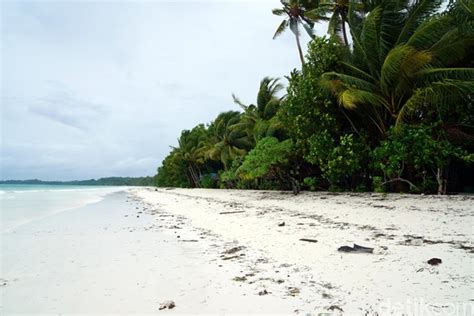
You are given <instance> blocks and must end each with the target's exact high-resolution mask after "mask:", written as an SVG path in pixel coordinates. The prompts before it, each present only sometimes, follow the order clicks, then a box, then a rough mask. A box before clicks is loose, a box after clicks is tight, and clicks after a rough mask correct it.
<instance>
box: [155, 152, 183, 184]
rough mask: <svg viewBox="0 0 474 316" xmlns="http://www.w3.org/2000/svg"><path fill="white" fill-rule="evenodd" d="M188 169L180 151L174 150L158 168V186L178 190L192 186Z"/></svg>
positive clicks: (156, 179) (156, 180)
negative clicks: (176, 188)
mask: <svg viewBox="0 0 474 316" xmlns="http://www.w3.org/2000/svg"><path fill="white" fill-rule="evenodd" d="M186 168H187V166H186V162H185V161H184V160H183V159H182V155H180V154H179V153H178V149H173V150H172V151H171V153H170V154H169V155H168V156H167V157H166V158H165V159H164V160H163V162H162V165H161V166H160V167H159V168H158V174H157V175H156V176H155V182H156V185H157V186H159V187H178V188H185V187H189V186H191V183H189V179H188V177H187V173H186Z"/></svg>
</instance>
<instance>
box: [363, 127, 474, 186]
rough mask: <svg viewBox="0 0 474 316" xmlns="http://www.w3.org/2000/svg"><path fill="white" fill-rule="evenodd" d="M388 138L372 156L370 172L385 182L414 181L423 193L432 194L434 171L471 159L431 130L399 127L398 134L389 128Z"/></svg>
mask: <svg viewBox="0 0 474 316" xmlns="http://www.w3.org/2000/svg"><path fill="white" fill-rule="evenodd" d="M387 135H388V136H387V139H386V140H385V141H383V142H382V143H381V144H380V146H378V147H377V148H375V149H374V150H373V152H372V157H373V168H374V169H375V170H376V171H381V172H382V174H383V175H384V178H385V179H387V180H391V179H399V178H402V179H406V178H411V179H414V180H416V182H417V184H418V185H419V186H420V188H421V189H423V190H427V191H431V190H432V188H433V183H434V182H433V178H434V177H436V172H437V170H438V169H440V170H443V169H444V168H446V167H447V166H448V165H449V163H450V162H451V161H452V160H454V159H457V160H461V161H464V162H468V163H469V162H472V161H473V158H474V155H473V154H469V153H468V152H467V151H465V150H463V149H462V148H460V147H457V146H454V145H452V144H451V143H450V142H448V141H447V140H446V139H444V138H443V136H444V133H443V132H442V131H439V130H438V131H437V130H436V129H435V128H434V127H432V126H402V127H401V128H399V129H398V130H395V129H394V128H392V129H391V130H389V132H388V134H387ZM412 174H416V175H417V177H414V176H413V175H412Z"/></svg>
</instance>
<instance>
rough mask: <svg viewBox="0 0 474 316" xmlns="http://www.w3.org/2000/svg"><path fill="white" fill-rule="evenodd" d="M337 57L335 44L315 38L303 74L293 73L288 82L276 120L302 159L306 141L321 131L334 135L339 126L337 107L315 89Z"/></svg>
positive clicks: (320, 90)
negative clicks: (291, 140) (283, 128)
mask: <svg viewBox="0 0 474 316" xmlns="http://www.w3.org/2000/svg"><path fill="white" fill-rule="evenodd" d="M340 54H342V51H341V49H340V48H339V47H338V46H337V43H336V42H334V41H333V40H329V39H327V38H320V37H316V38H315V39H314V40H313V41H311V43H310V44H309V47H308V55H307V63H306V64H305V65H304V67H303V70H302V71H301V72H300V71H293V72H292V73H291V76H290V78H289V85H288V88H287V95H286V98H285V100H284V102H283V103H282V105H281V106H280V111H279V113H278V119H279V120H280V121H281V122H282V125H283V126H285V128H286V133H287V134H288V135H289V136H290V137H291V138H292V139H293V140H294V141H295V144H296V149H297V150H298V151H299V152H301V153H302V155H305V154H306V153H307V151H308V139H309V138H310V137H311V136H312V135H313V134H315V133H320V132H322V131H325V132H327V133H330V134H331V135H334V134H336V132H337V130H338V128H339V126H340V123H339V116H338V113H337V106H335V105H334V104H333V102H332V100H331V99H330V98H329V96H328V95H327V93H326V92H325V91H324V89H323V88H322V87H320V85H319V80H320V76H321V75H322V74H323V73H324V72H326V71H328V70H331V69H334V67H336V64H337V61H338V59H339V55H340Z"/></svg>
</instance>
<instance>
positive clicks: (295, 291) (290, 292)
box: [288, 287, 300, 296]
mask: <svg viewBox="0 0 474 316" xmlns="http://www.w3.org/2000/svg"><path fill="white" fill-rule="evenodd" d="M298 294H300V289H299V288H297V287H289V288H288V295H290V296H296V295H298Z"/></svg>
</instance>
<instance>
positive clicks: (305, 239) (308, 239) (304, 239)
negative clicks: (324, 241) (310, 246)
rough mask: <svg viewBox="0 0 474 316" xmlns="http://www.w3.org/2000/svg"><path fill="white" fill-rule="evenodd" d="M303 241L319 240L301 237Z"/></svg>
mask: <svg viewBox="0 0 474 316" xmlns="http://www.w3.org/2000/svg"><path fill="white" fill-rule="evenodd" d="M300 240H301V241H307V242H318V241H317V240H316V239H311V238H300Z"/></svg>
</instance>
